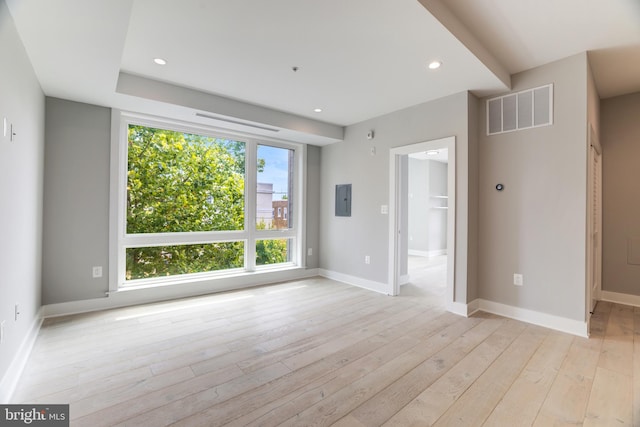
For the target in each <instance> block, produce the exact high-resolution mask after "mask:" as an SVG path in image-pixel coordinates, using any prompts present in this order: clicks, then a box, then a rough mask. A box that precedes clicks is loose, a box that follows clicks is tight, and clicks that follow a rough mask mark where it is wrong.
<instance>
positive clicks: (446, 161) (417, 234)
mask: <svg viewBox="0 0 640 427" xmlns="http://www.w3.org/2000/svg"><path fill="white" fill-rule="evenodd" d="M436 156H437V157H438V160H439V161H436V159H435V157H436ZM427 162H428V163H427ZM432 162H433V164H432ZM435 163H438V164H436V165H435V166H434V164H435ZM427 165H428V166H431V168H430V169H432V171H427ZM445 165H446V166H445ZM412 166H413V168H412ZM420 166H422V167H423V168H424V169H421V168H420ZM443 172H444V173H443ZM427 174H429V176H427ZM431 174H433V181H432V184H433V185H432V186H429V185H428V182H425V183H424V184H423V185H422V187H420V186H419V185H416V183H414V184H413V185H411V184H410V181H411V180H410V175H412V176H413V178H416V176H417V179H418V180H419V179H420V178H419V177H420V176H422V177H423V178H426V179H427V181H428V179H429V177H430V175H431ZM389 188H390V200H389V223H390V226H389V230H390V235H389V241H390V245H389V246H390V249H389V291H388V293H389V294H390V295H400V294H401V286H402V284H403V283H407V285H405V286H412V287H410V288H407V289H408V291H407V292H427V293H431V294H437V293H438V292H439V293H440V294H441V299H442V301H443V304H444V305H446V306H447V307H449V306H450V305H452V304H453V296H454V271H455V265H454V264H455V256H454V255H455V238H454V237H455V236H454V234H455V137H448V138H442V139H438V140H433V141H426V142H421V143H417V144H411V145H407V146H403V147H397V148H393V149H391V152H390V186H389ZM410 198H412V199H413V200H412V202H410ZM412 208H413V211H412ZM429 231H431V233H429ZM412 281H413V282H415V283H412Z"/></svg>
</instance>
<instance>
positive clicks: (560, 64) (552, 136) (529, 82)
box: [478, 54, 588, 321]
mask: <svg viewBox="0 0 640 427" xmlns="http://www.w3.org/2000/svg"><path fill="white" fill-rule="evenodd" d="M512 82H513V90H514V91H519V90H523V89H529V88H533V87H536V86H541V85H544V84H548V83H554V124H553V125H552V126H547V127H540V128H536V129H529V130H522V131H518V132H511V133H505V134H501V135H493V136H487V135H486V126H485V121H484V120H483V118H484V117H485V102H481V105H480V115H479V118H480V120H479V123H480V134H479V135H480V179H479V183H480V191H479V197H480V200H479V206H480V215H479V230H480V240H479V243H480V246H479V251H478V253H479V256H480V259H479V260H480V262H479V282H480V285H479V290H480V295H479V296H480V297H481V298H483V299H486V300H490V301H495V302H499V303H503V304H508V305H512V306H516V307H521V308H525V309H530V310H535V311H539V312H544V313H549V314H552V315H557V316H562V317H566V318H570V319H575V320H580V321H582V320H584V315H585V305H584V304H585V286H586V278H585V269H586V264H585V256H586V203H587V200H586V188H587V147H588V145H587V58H586V54H580V55H576V56H573V57H570V58H567V59H564V60H561V61H557V62H554V63H551V64H548V65H545V66H542V67H539V68H536V69H533V70H529V71H525V72H522V73H519V74H516V75H514V76H513V79H512ZM497 183H502V184H504V186H505V189H504V190H503V191H502V192H498V191H496V190H495V185H496V184H497ZM514 273H521V274H523V275H524V286H522V287H517V286H514V285H513V274H514Z"/></svg>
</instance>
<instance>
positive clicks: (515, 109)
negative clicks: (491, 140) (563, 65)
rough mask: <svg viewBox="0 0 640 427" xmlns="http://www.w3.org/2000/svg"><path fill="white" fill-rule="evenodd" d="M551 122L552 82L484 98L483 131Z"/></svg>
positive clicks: (511, 129)
mask: <svg viewBox="0 0 640 427" xmlns="http://www.w3.org/2000/svg"><path fill="white" fill-rule="evenodd" d="M552 124H553V84H549V85H546V86H540V87H537V88H533V89H527V90H523V91H522V92H516V93H511V94H509V95H503V96H499V97H497V98H491V99H488V100H487V135H495V134H498V133H505V132H513V131H516V130H522V129H530V128H535V127H540V126H549V125H552Z"/></svg>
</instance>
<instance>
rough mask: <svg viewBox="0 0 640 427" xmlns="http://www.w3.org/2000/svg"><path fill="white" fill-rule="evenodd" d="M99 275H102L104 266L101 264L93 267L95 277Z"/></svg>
mask: <svg viewBox="0 0 640 427" xmlns="http://www.w3.org/2000/svg"><path fill="white" fill-rule="evenodd" d="M98 277H102V267H101V266H97V267H93V278H94V279H97V278H98Z"/></svg>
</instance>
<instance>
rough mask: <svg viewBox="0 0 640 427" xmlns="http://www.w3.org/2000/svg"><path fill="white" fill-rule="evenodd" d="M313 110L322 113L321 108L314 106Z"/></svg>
mask: <svg viewBox="0 0 640 427" xmlns="http://www.w3.org/2000/svg"><path fill="white" fill-rule="evenodd" d="M313 111H315V112H316V113H322V108H314V109H313Z"/></svg>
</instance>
